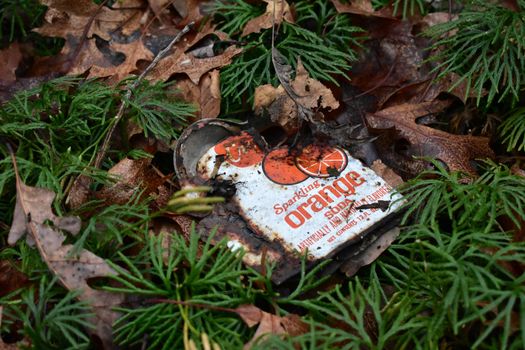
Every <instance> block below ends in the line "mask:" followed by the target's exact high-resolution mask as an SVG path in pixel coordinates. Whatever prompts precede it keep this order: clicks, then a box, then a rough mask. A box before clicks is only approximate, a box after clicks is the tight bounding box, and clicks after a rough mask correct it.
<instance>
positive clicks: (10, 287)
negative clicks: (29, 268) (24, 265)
mask: <svg viewBox="0 0 525 350" xmlns="http://www.w3.org/2000/svg"><path fill="white" fill-rule="evenodd" d="M28 284H29V278H28V277H27V276H26V275H25V274H24V273H22V272H20V271H19V270H18V269H17V268H16V267H15V266H14V264H13V263H12V262H11V261H9V260H0V298H2V297H3V296H5V295H7V294H9V293H11V292H14V291H15V290H17V289H20V288H23V287H25V286H27V285H28Z"/></svg>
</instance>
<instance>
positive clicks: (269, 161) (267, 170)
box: [263, 148, 308, 185]
mask: <svg viewBox="0 0 525 350" xmlns="http://www.w3.org/2000/svg"><path fill="white" fill-rule="evenodd" d="M263 170H264V174H265V175H266V177H268V178H269V179H270V180H272V181H273V182H275V183H278V184H280V185H293V184H296V183H299V182H303V181H304V180H306V179H307V178H308V175H306V174H305V173H303V172H301V171H300V170H299V169H298V168H297V166H296V165H295V161H294V157H293V156H292V155H289V154H288V148H278V149H274V150H273V151H271V152H270V153H268V154H267V155H266V157H264V160H263Z"/></svg>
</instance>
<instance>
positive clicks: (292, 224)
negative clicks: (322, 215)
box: [284, 210, 306, 228]
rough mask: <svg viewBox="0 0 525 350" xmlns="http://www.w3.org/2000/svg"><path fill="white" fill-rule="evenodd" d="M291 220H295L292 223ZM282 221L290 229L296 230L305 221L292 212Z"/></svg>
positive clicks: (295, 212) (299, 215)
mask: <svg viewBox="0 0 525 350" xmlns="http://www.w3.org/2000/svg"><path fill="white" fill-rule="evenodd" d="M293 218H295V219H297V220H296V221H294V220H293ZM284 221H286V223H287V224H288V226H290V227H291V228H298V227H301V226H302V225H303V224H304V222H305V221H306V220H305V218H304V217H303V216H302V215H301V214H299V213H298V212H297V211H295V210H294V211H292V212H291V213H290V214H288V215H286V217H285V218H284Z"/></svg>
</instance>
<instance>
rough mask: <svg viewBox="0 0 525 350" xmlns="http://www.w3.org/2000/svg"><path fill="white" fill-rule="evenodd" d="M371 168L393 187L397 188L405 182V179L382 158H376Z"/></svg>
mask: <svg viewBox="0 0 525 350" xmlns="http://www.w3.org/2000/svg"><path fill="white" fill-rule="evenodd" d="M370 168H371V169H372V170H373V171H375V172H376V174H377V175H379V176H381V177H382V178H383V180H385V181H386V183H387V184H389V185H390V186H392V188H396V187H398V186H399V185H401V184H403V183H404V181H403V179H402V178H401V176H399V175H398V174H396V172H395V171H394V170H392V169H391V168H390V167H388V166H387V165H386V164H384V163H383V162H382V161H381V159H377V160H375V161H374V162H373V163H372V165H371V166H370Z"/></svg>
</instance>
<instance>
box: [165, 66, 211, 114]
mask: <svg viewBox="0 0 525 350" xmlns="http://www.w3.org/2000/svg"><path fill="white" fill-rule="evenodd" d="M173 87H174V88H175V89H177V90H178V92H179V93H180V95H181V97H182V99H183V100H184V101H186V102H191V103H193V104H194V105H196V106H197V107H198V108H199V110H198V111H197V112H196V113H195V117H196V119H201V118H216V117H218V116H219V114H220V112H221V87H220V73H219V70H218V69H214V70H212V71H210V72H207V73H205V74H204V75H203V76H202V78H201V80H200V83H199V85H195V84H194V83H193V82H192V81H191V79H190V78H184V79H179V80H177V82H176V83H175V85H173Z"/></svg>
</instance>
